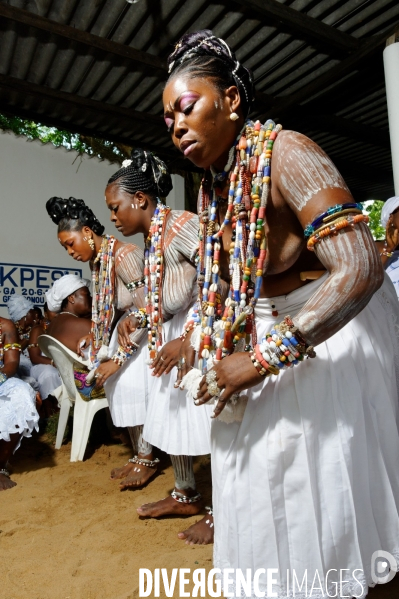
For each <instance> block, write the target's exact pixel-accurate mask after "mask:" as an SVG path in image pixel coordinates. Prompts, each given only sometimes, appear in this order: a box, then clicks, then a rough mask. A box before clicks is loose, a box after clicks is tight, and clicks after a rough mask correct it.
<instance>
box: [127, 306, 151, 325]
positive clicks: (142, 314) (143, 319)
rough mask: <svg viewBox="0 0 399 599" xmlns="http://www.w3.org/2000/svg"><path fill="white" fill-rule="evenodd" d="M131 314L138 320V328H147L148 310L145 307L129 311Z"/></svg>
mask: <svg viewBox="0 0 399 599" xmlns="http://www.w3.org/2000/svg"><path fill="white" fill-rule="evenodd" d="M129 316H134V317H135V319H136V320H137V322H138V325H137V328H138V329H145V328H146V326H147V320H148V319H147V312H146V311H145V309H144V308H140V309H139V310H134V311H133V312H129Z"/></svg>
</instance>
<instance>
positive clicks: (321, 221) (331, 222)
mask: <svg viewBox="0 0 399 599" xmlns="http://www.w3.org/2000/svg"><path fill="white" fill-rule="evenodd" d="M346 214H348V215H349V216H346V217H344V215H346ZM353 214H355V215H356V216H353ZM360 222H365V223H368V222H369V217H368V216H366V215H364V214H363V207H362V205H361V204H355V203H354V202H347V203H346V204H337V205H336V206H332V207H331V208H328V210H326V211H325V212H323V214H321V215H320V216H318V217H317V218H316V219H315V220H314V221H313V222H312V223H311V224H310V225H308V226H307V227H305V230H304V235H305V238H306V239H307V240H308V244H307V247H308V250H311V251H313V248H314V246H315V245H316V243H318V242H319V241H321V240H322V239H324V238H325V237H329V236H330V235H335V234H336V233H338V231H340V230H341V229H345V228H347V227H354V226H355V225H356V224H358V223H360Z"/></svg>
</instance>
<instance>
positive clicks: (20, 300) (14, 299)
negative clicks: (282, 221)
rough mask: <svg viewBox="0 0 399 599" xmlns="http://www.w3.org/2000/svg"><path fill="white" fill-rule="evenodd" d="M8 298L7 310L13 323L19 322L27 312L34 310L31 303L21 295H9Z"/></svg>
mask: <svg viewBox="0 0 399 599" xmlns="http://www.w3.org/2000/svg"><path fill="white" fill-rule="evenodd" d="M9 297H10V299H9V301H8V304H7V308H8V313H9V315H10V318H11V320H12V321H13V322H17V321H18V320H21V318H23V317H24V316H26V315H27V314H28V312H29V310H32V308H34V305H33V304H32V302H30V301H29V300H28V299H26V297H23V296H22V295H10V296H9Z"/></svg>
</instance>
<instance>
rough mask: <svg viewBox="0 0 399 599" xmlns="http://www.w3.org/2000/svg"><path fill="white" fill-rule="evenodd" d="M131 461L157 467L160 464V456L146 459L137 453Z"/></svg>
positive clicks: (148, 466)
mask: <svg viewBox="0 0 399 599" xmlns="http://www.w3.org/2000/svg"><path fill="white" fill-rule="evenodd" d="M129 462H130V463H131V464H139V466H147V468H155V467H156V466H157V465H158V464H159V458H155V460H146V459H145V458H139V456H137V455H135V456H134V458H131V459H130V460H129Z"/></svg>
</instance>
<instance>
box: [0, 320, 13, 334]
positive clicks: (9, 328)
mask: <svg viewBox="0 0 399 599" xmlns="http://www.w3.org/2000/svg"><path fill="white" fill-rule="evenodd" d="M0 325H1V328H2V330H3V332H4V333H14V332H15V333H17V328H16V326H15V324H14V323H13V322H12V320H9V319H8V318H2V317H0Z"/></svg>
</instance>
